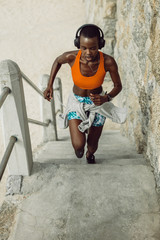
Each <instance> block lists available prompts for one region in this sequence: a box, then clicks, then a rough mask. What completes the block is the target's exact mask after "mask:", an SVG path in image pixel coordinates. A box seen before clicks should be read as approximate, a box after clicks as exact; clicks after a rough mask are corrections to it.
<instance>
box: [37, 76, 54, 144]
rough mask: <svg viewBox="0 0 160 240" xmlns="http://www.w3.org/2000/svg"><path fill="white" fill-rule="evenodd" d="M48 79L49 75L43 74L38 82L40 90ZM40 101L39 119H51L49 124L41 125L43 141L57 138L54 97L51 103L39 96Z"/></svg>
mask: <svg viewBox="0 0 160 240" xmlns="http://www.w3.org/2000/svg"><path fill="white" fill-rule="evenodd" d="M48 80H49V75H47V74H43V75H42V78H41V82H40V84H41V87H40V88H41V90H42V91H44V90H45V89H46V87H47V84H48ZM53 95H54V93H53ZM40 101H41V120H42V121H43V122H47V120H48V119H52V122H51V123H50V124H49V126H48V127H43V142H47V141H53V140H58V136H57V125H56V115H55V105H54V99H53V100H52V101H51V103H49V102H48V101H47V100H46V99H44V98H42V97H41V98H40Z"/></svg>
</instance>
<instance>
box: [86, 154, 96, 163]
mask: <svg viewBox="0 0 160 240" xmlns="http://www.w3.org/2000/svg"><path fill="white" fill-rule="evenodd" d="M86 159H87V163H88V164H95V163H96V161H95V156H94V155H91V156H90V157H86Z"/></svg>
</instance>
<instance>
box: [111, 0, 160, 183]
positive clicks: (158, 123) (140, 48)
mask: <svg viewBox="0 0 160 240" xmlns="http://www.w3.org/2000/svg"><path fill="white" fill-rule="evenodd" d="M159 39H160V2H159V1H158V0H157V1H152V0H150V1H138V0H136V1H129V0H128V1H118V2H117V25H116V47H115V58H116V59H117V62H118V66H119V70H120V75H121V79H122V81H123V88H124V96H123V102H124V104H125V105H127V107H128V119H127V122H126V124H125V125H123V131H125V132H126V134H127V135H128V137H130V138H131V139H132V140H133V141H134V142H135V143H136V146H137V149H138V151H139V152H143V153H144V154H145V155H147V157H148V158H149V159H150V161H151V165H152V166H153V167H154V172H155V178H156V182H157V187H160V162H159V156H160V65H159V58H160V48H159Z"/></svg>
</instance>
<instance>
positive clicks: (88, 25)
mask: <svg viewBox="0 0 160 240" xmlns="http://www.w3.org/2000/svg"><path fill="white" fill-rule="evenodd" d="M85 27H96V28H97V29H98V30H99V32H100V33H101V36H100V37H102V38H104V34H103V31H102V29H101V28H99V27H98V26H97V25H95V24H84V25H82V26H81V27H79V28H78V30H77V32H76V37H80V36H78V33H79V31H80V30H81V29H83V28H85Z"/></svg>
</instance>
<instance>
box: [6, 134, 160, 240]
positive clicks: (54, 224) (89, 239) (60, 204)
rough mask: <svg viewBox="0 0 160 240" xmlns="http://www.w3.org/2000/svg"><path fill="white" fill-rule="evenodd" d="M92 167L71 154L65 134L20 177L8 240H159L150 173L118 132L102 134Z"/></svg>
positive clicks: (159, 222)
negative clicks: (18, 194) (25, 174)
mask: <svg viewBox="0 0 160 240" xmlns="http://www.w3.org/2000/svg"><path fill="white" fill-rule="evenodd" d="M96 159H97V164H96V165H87V164H86V161H85V158H82V159H77V158H76V157H75V156H74V152H73V150H72V147H71V144H70V140H69V138H68V137H67V134H66V135H64V136H63V137H62V136H61V140H60V141H58V142H50V143H47V144H46V145H45V147H43V150H42V151H41V152H40V153H39V155H37V158H36V161H35V164H34V169H33V173H32V176H30V177H25V178H24V179H23V183H22V188H21V192H22V195H21V201H19V202H18V204H17V211H16V217H15V224H14V227H13V229H12V233H11V235H10V237H9V240H28V239H29V240H160V211H159V205H158V196H157V194H156V191H155V181H154V177H153V173H152V169H151V167H150V166H149V164H147V162H146V161H145V159H144V158H143V157H142V155H140V154H137V153H136V151H135V149H134V147H133V146H132V145H131V143H130V142H129V141H128V139H126V138H125V137H122V136H121V134H120V133H119V132H118V131H106V132H103V136H102V138H101V141H100V145H99V150H98V151H97V154H96Z"/></svg>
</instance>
